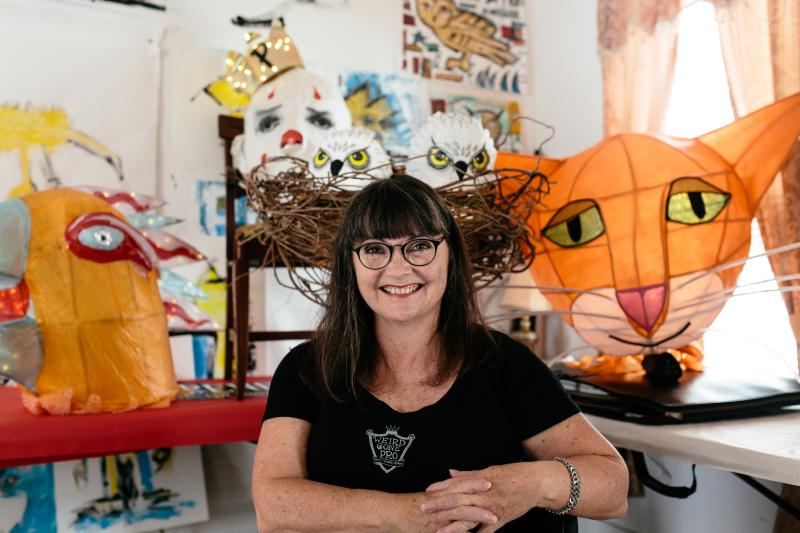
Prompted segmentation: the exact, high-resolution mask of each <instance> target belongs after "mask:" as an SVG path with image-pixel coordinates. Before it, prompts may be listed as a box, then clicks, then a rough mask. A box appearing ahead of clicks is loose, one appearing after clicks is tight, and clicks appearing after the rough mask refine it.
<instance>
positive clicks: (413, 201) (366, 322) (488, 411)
mask: <svg viewBox="0 0 800 533" xmlns="http://www.w3.org/2000/svg"><path fill="white" fill-rule="evenodd" d="M330 285H331V288H330V294H329V297H328V305H327V307H326V309H325V313H324V316H323V318H322V320H321V323H320V326H319V328H318V331H317V333H316V335H315V337H314V339H312V341H311V342H309V343H305V344H302V345H300V346H298V347H297V348H295V349H293V350H292V351H291V352H289V354H288V355H287V356H286V357H285V358H284V360H283V361H282V362H281V364H280V365H279V367H278V369H277V370H276V372H275V376H274V377H273V381H272V385H271V389H270V394H269V399H268V402H267V409H266V412H265V414H264V423H263V426H262V429H261V437H260V438H259V444H258V448H257V450H256V456H255V462H254V466H253V500H254V503H255V507H256V515H257V517H258V525H259V530H260V531H325V532H329V531H348V532H350V531H413V532H417V531H431V532H434V531H439V532H442V533H448V532H458V531H468V530H471V529H473V528H476V527H477V526H480V529H479V531H495V530H498V529H500V528H502V531H559V532H560V531H563V530H564V525H565V524H571V525H572V526H574V518H571V517H570V518H568V522H565V521H564V518H563V517H562V516H560V514H566V513H570V514H573V515H579V516H587V517H593V518H610V517H616V516H621V515H622V514H624V513H625V511H626V509H627V500H626V493H627V482H628V475H627V470H626V467H625V464H624V462H623V461H622V459H621V458H620V456H619V455H618V454H617V452H616V450H615V449H614V448H613V447H612V446H611V445H610V444H609V443H608V442H607V441H606V440H605V439H604V438H603V437H602V436H601V435H600V434H599V433H598V432H597V431H596V430H595V429H594V428H593V427H592V426H591V425H590V424H589V422H588V421H587V420H586V419H585V418H584V417H583V415H581V414H580V413H579V412H578V409H577V407H576V406H575V404H574V403H573V402H572V401H571V400H570V399H569V397H568V396H567V395H566V393H565V392H564V390H563V389H562V388H561V386H560V384H559V383H558V381H557V380H556V379H555V378H554V377H553V375H552V374H551V373H550V371H549V369H548V368H547V367H546V366H545V365H544V364H543V363H541V362H540V361H539V359H538V358H536V357H535V356H534V355H533V354H532V353H531V352H530V351H529V350H528V349H527V348H525V347H524V346H523V345H521V344H519V343H517V342H515V341H513V340H511V339H510V338H509V337H507V336H506V335H503V334H501V333H498V332H489V331H488V330H487V329H486V327H485V326H484V325H483V321H482V319H481V316H480V313H479V310H478V306H477V303H476V299H475V293H474V291H473V287H472V282H471V278H470V269H469V263H468V261H467V257H466V253H465V246H464V240H463V237H462V235H461V233H460V231H459V229H458V227H457V225H456V223H455V220H454V218H453V216H452V215H451V213H450V211H449V210H448V209H447V206H446V205H445V204H444V202H443V201H442V199H441V198H440V197H439V196H438V195H437V194H436V193H435V192H434V191H433V189H431V188H430V187H428V186H427V185H425V184H423V183H422V182H420V181H418V180H416V179H414V178H411V177H409V176H394V177H392V178H390V179H387V180H381V181H378V182H375V183H373V184H371V185H369V186H368V187H366V188H365V189H364V190H363V191H361V192H360V193H359V194H358V195H356V196H355V197H354V198H353V200H352V201H351V203H350V204H349V206H348V207H347V209H346V212H345V214H344V216H343V219H342V222H341V224H340V226H339V228H338V230H337V234H336V239H335V243H334V257H333V258H332V267H331V283H330ZM524 456H527V459H523V457H524ZM554 458H557V460H554ZM530 459H533V460H530ZM546 509H549V510H552V511H554V512H548V511H547V510H546ZM555 513H560V514H555Z"/></svg>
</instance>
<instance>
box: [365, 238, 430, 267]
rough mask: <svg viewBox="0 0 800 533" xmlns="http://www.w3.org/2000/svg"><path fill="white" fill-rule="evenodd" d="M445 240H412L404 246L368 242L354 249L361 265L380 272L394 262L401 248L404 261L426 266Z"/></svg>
mask: <svg viewBox="0 0 800 533" xmlns="http://www.w3.org/2000/svg"><path fill="white" fill-rule="evenodd" d="M442 242H444V239H439V240H436V239H411V240H410V241H407V242H404V243H403V244H386V243H385V242H381V241H373V242H367V243H364V244H362V245H361V246H358V247H356V248H353V251H354V252H355V253H356V254H358V260H359V261H361V264H362V265H364V266H365V267H367V268H368V269H370V270H380V269H382V268H384V267H385V266H386V265H388V264H389V262H391V260H392V254H393V253H394V249H395V248H400V253H401V254H402V255H403V259H405V260H406V261H408V262H409V263H410V264H412V265H414V266H425V265H427V264H429V263H430V262H431V261H433V260H434V259H435V258H436V250H437V249H438V248H439V245H440V244H442Z"/></svg>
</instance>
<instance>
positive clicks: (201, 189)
mask: <svg viewBox="0 0 800 533" xmlns="http://www.w3.org/2000/svg"><path fill="white" fill-rule="evenodd" d="M196 201H197V209H198V212H197V216H198V223H199V225H200V229H201V230H202V232H203V233H204V234H206V235H211V236H215V237H224V236H225V182H224V181H215V180H197V190H196ZM255 222H256V215H255V213H254V212H252V211H251V210H250V209H249V208H248V207H247V200H246V198H245V197H244V196H241V197H239V198H237V200H236V225H237V226H239V225H242V224H253V223H255Z"/></svg>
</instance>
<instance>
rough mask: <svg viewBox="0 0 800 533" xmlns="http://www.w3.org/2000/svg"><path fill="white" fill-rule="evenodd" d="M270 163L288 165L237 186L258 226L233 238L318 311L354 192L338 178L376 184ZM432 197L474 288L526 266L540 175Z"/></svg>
mask: <svg viewBox="0 0 800 533" xmlns="http://www.w3.org/2000/svg"><path fill="white" fill-rule="evenodd" d="M278 159H286V160H288V162H289V163H290V168H289V169H288V170H285V171H282V172H278V173H277V174H270V173H268V172H267V171H266V170H265V168H264V167H263V166H262V167H259V168H257V169H255V170H254V171H253V172H252V173H250V174H249V175H248V176H247V177H245V178H244V180H243V181H242V183H243V186H244V188H245V190H246V192H247V199H248V204H249V205H250V208H251V209H253V211H255V212H256V214H257V215H258V219H259V223H258V224H255V225H252V226H247V227H245V228H240V229H239V230H238V231H237V239H239V240H240V241H241V240H249V239H258V241H259V242H260V243H261V244H262V245H263V246H264V248H265V254H264V257H263V259H262V261H261V267H262V268H266V267H277V266H280V267H285V268H286V271H287V272H286V274H287V276H286V277H288V281H286V280H285V279H281V277H279V276H278V273H277V270H276V271H275V277H276V279H277V280H278V282H279V283H280V284H281V285H283V286H286V287H289V288H293V289H297V290H298V291H300V293H301V294H303V295H304V296H305V297H307V298H308V299H310V300H311V301H313V302H315V303H318V304H321V305H324V302H325V297H326V292H327V291H326V288H327V282H328V279H327V272H328V269H329V266H330V258H331V252H332V247H333V239H334V235H335V233H336V228H337V226H338V224H339V220H340V219H341V216H342V214H343V212H344V208H345V207H346V206H347V204H348V202H349V201H350V199H351V198H353V196H355V194H356V193H357V192H358V191H353V190H348V189H346V188H343V187H341V186H340V184H341V183H342V182H343V181H344V180H346V179H348V181H349V183H352V179H353V178H354V177H355V178H361V179H364V180H365V184H366V183H368V182H370V181H374V180H378V179H382V178H377V177H374V176H371V175H370V174H369V172H362V173H359V174H357V175H356V174H350V173H348V174H343V175H341V176H328V177H324V178H318V177H314V176H312V174H311V173H310V172H309V170H308V164H307V163H306V162H305V161H302V160H300V159H294V158H288V157H287V158H274V159H273V160H272V161H271V162H276V161H277V160H278ZM438 192H439V194H440V195H441V196H442V198H444V201H445V203H446V204H447V206H448V207H449V208H450V210H451V212H452V213H453V216H454V217H455V219H456V221H457V222H458V225H459V227H460V228H461V232H462V233H463V235H464V239H465V241H466V246H467V254H468V256H469V257H470V259H471V262H472V267H473V280H474V282H475V285H476V287H478V288H480V287H483V286H486V285H488V284H489V283H491V282H492V281H495V280H496V279H498V278H499V277H500V276H502V275H503V274H506V273H509V272H521V271H524V270H527V269H528V267H530V265H531V262H532V261H533V258H534V246H533V241H534V235H533V231H532V228H531V227H530V226H529V225H528V222H527V221H528V218H529V217H530V215H531V212H532V210H533V208H534V206H535V205H541V202H542V198H543V197H544V195H546V194H547V192H548V183H547V178H546V177H545V176H544V175H543V174H540V173H530V172H527V171H524V170H519V169H501V170H496V171H489V172H484V173H481V174H478V175H474V176H467V177H465V178H464V179H463V180H461V181H458V182H454V183H451V184H449V185H445V186H443V187H440V188H439V189H438Z"/></svg>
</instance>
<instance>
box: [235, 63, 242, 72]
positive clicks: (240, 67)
mask: <svg viewBox="0 0 800 533" xmlns="http://www.w3.org/2000/svg"><path fill="white" fill-rule="evenodd" d="M236 70H238V71H239V72H241V71H243V70H244V65H239V66H238V67H236Z"/></svg>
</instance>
